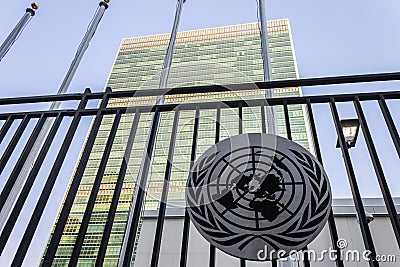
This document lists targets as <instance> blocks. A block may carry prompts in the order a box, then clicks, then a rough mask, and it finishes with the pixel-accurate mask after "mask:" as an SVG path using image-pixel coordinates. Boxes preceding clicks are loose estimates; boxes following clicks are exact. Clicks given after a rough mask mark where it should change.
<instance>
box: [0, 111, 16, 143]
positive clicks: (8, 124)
mask: <svg viewBox="0 0 400 267" xmlns="http://www.w3.org/2000/svg"><path fill="white" fill-rule="evenodd" d="M13 122H14V119H13V118H12V117H11V116H9V117H8V118H7V120H6V122H5V123H4V124H3V126H1V130H0V144H1V142H3V139H4V137H5V136H6V134H7V132H8V130H9V129H10V127H11V125H12V124H13Z"/></svg>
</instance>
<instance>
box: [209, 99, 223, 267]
mask: <svg viewBox="0 0 400 267" xmlns="http://www.w3.org/2000/svg"><path fill="white" fill-rule="evenodd" d="M220 135H221V104H218V106H217V117H216V121H215V143H218V142H219V138H220ZM215 251H216V248H215V246H214V245H212V244H210V263H209V267H215Z"/></svg>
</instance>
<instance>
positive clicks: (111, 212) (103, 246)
mask: <svg viewBox="0 0 400 267" xmlns="http://www.w3.org/2000/svg"><path fill="white" fill-rule="evenodd" d="M139 120H140V111H139V109H136V110H135V117H134V119H133V122H132V126H131V129H130V132H129V137H128V142H127V143H126V147H125V152H124V157H123V159H122V162H121V167H120V169H119V174H118V178H117V182H116V184H115V189H114V194H113V197H112V200H111V204H110V208H109V209H108V215H107V221H106V225H105V226H104V230H103V235H102V238H101V243H100V247H99V251H98V252H97V257H96V264H95V266H97V267H100V266H103V262H104V257H105V256H106V251H107V245H108V241H109V239H110V234H111V229H112V225H113V223H114V218H115V213H116V212H117V207H118V201H119V197H120V195H121V191H122V187H123V184H124V179H125V174H126V171H127V169H128V164H129V159H130V157H131V152H132V146H133V142H134V141H135V137H136V132H137V129H138V125H139Z"/></svg>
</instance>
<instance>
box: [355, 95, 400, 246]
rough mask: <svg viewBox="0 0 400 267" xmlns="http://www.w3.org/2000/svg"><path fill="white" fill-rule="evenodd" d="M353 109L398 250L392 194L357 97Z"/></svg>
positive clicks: (399, 229) (399, 237) (398, 224)
mask: <svg viewBox="0 0 400 267" xmlns="http://www.w3.org/2000/svg"><path fill="white" fill-rule="evenodd" d="M353 103H354V107H355V109H356V112H357V115H358V118H359V120H360V124H361V129H362V131H363V134H364V139H365V142H366V144H367V148H368V151H369V155H370V157H371V161H372V165H373V166H374V170H375V174H376V178H377V179H378V183H379V186H380V188H381V191H382V196H383V199H384V201H385V204H386V209H387V211H388V213H389V218H390V221H391V223H392V227H393V231H394V235H395V237H396V240H397V245H398V246H399V248H400V222H399V218H398V215H397V211H396V207H395V205H394V202H393V197H392V194H391V193H390V189H389V186H388V184H387V181H386V178H385V174H384V173H383V169H382V165H381V163H380V161H379V157H378V153H377V151H376V148H375V145H374V141H373V140H372V136H371V133H370V131H369V127H368V124H367V120H366V119H365V115H364V111H363V109H362V107H361V103H360V99H359V98H358V96H356V97H354V102H353Z"/></svg>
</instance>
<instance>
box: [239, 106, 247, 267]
mask: <svg viewBox="0 0 400 267" xmlns="http://www.w3.org/2000/svg"><path fill="white" fill-rule="evenodd" d="M239 134H243V105H242V103H240V104H239ZM240 267H246V260H245V259H240Z"/></svg>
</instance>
